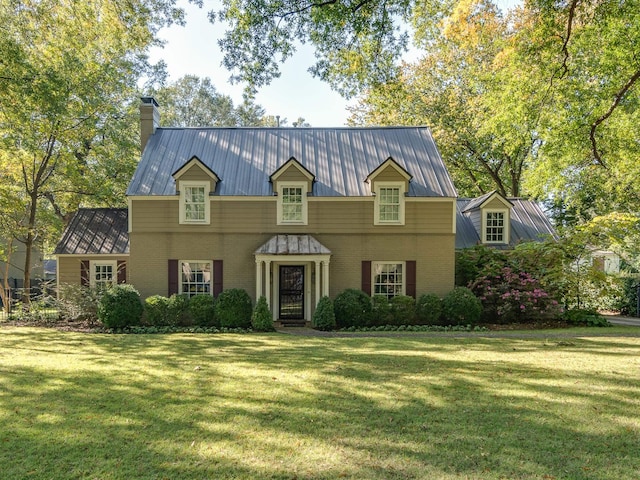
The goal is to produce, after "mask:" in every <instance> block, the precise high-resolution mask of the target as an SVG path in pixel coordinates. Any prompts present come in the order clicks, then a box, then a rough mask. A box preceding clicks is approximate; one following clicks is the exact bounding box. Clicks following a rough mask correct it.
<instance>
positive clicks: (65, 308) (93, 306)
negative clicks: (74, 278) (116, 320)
mask: <svg viewBox="0 0 640 480" xmlns="http://www.w3.org/2000/svg"><path fill="white" fill-rule="evenodd" d="M102 292H103V289H97V288H90V287H83V286H82V285H78V284H76V283H73V284H72V283H66V284H62V285H60V286H59V287H58V299H57V301H56V304H57V307H58V312H59V314H60V318H62V319H63V320H68V321H76V320H97V319H98V304H99V303H100V298H101V297H102Z"/></svg>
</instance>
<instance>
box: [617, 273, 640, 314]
mask: <svg viewBox="0 0 640 480" xmlns="http://www.w3.org/2000/svg"><path fill="white" fill-rule="evenodd" d="M621 282H622V288H621V290H622V291H621V293H620V297H619V298H618V301H617V303H616V304H615V305H614V309H615V310H618V311H619V312H620V313H621V314H622V315H631V316H634V317H636V316H638V287H637V285H638V283H640V279H638V278H637V277H636V276H633V277H623V278H622V279H621Z"/></svg>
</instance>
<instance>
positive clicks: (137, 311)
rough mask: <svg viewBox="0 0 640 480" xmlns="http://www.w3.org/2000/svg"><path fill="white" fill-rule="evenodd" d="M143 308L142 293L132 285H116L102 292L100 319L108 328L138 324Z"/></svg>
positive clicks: (99, 309)
mask: <svg viewBox="0 0 640 480" xmlns="http://www.w3.org/2000/svg"><path fill="white" fill-rule="evenodd" d="M143 309H144V307H143V306H142V302H141V301H140V293H138V291H137V290H136V289H135V288H133V286H132V285H127V284H120V285H114V286H113V287H111V288H109V289H107V290H106V291H105V292H104V293H103V294H102V298H101V299H100V303H99V304H98V319H99V320H100V321H101V322H102V324H103V325H104V326H105V327H107V328H118V327H127V326H130V325H138V324H139V323H140V318H141V317H142V311H143Z"/></svg>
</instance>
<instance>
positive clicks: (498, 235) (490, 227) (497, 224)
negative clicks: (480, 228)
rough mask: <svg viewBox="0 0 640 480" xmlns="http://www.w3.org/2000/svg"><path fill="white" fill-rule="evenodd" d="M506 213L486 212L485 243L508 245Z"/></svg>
mask: <svg viewBox="0 0 640 480" xmlns="http://www.w3.org/2000/svg"><path fill="white" fill-rule="evenodd" d="M506 218H507V215H506V212H504V211H485V212H484V241H485V243H507V231H506Z"/></svg>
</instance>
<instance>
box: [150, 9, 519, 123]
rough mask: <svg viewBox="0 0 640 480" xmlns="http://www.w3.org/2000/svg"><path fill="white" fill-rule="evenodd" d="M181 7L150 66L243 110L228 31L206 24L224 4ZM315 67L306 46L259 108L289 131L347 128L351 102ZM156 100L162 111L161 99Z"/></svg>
mask: <svg viewBox="0 0 640 480" xmlns="http://www.w3.org/2000/svg"><path fill="white" fill-rule="evenodd" d="M517 1H518V0H499V4H500V5H501V7H503V8H504V7H505V6H507V5H513V4H514V3H516V2H517ZM178 4H179V5H182V6H183V7H184V8H185V11H186V14H187V16H186V22H187V25H186V26H185V27H179V26H173V27H170V28H166V29H163V30H162V31H161V32H160V38H162V39H163V40H165V41H166V42H167V43H166V45H165V47H164V48H155V49H153V50H152V52H151V61H152V62H156V61H158V60H160V59H163V60H164V61H165V62H166V64H167V69H168V72H169V78H170V80H171V81H175V80H178V79H179V78H180V77H182V76H184V75H189V74H191V75H197V76H198V77H201V78H204V77H209V78H210V79H211V81H212V83H213V84H214V85H215V87H216V90H217V91H218V93H222V94H226V95H229V96H230V97H231V98H232V99H233V101H234V104H236V105H238V104H240V103H241V102H242V88H243V87H242V85H231V84H230V83H229V76H230V75H229V72H228V71H227V70H225V69H224V67H222V66H221V62H222V53H221V52H220V49H219V47H218V43H217V40H218V38H220V37H221V36H222V33H223V31H224V26H223V25H222V24H219V23H216V24H211V23H210V22H209V21H208V19H207V12H208V11H209V10H216V11H217V10H219V7H218V5H219V2H218V1H217V0H213V1H205V6H204V8H202V9H200V8H198V7H196V6H194V5H191V4H189V3H187V1H186V0H179V1H178ZM212 5H213V6H212ZM414 55H415V53H414ZM313 63H314V56H313V50H312V48H311V47H310V46H309V45H301V46H300V48H299V49H298V51H297V52H296V53H295V54H294V56H293V57H292V58H290V59H288V60H287V61H286V62H285V64H284V65H281V66H280V71H281V73H282V74H281V76H280V78H277V79H275V80H273V81H272V82H271V84H270V85H269V86H267V87H263V88H261V89H260V90H259V91H258V94H257V96H256V103H257V104H259V105H261V106H262V107H264V108H265V110H266V113H267V115H280V118H281V119H285V118H286V119H287V120H288V123H289V125H291V124H292V123H293V122H294V121H296V120H297V119H298V118H299V117H302V118H304V119H305V120H306V121H307V122H308V123H309V124H311V126H313V127H341V126H344V125H345V124H346V121H347V118H348V116H349V112H347V110H346V106H347V101H346V100H344V99H343V98H342V97H341V96H340V95H339V94H338V93H336V92H334V91H332V90H331V89H330V88H329V86H328V85H327V84H325V83H323V82H321V81H320V80H317V79H315V78H313V77H312V76H311V74H310V73H309V72H308V71H307V69H308V68H309V67H310V66H311V65H312V64H313ZM156 100H157V101H158V103H159V104H160V107H162V99H161V98H158V99H156Z"/></svg>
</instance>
